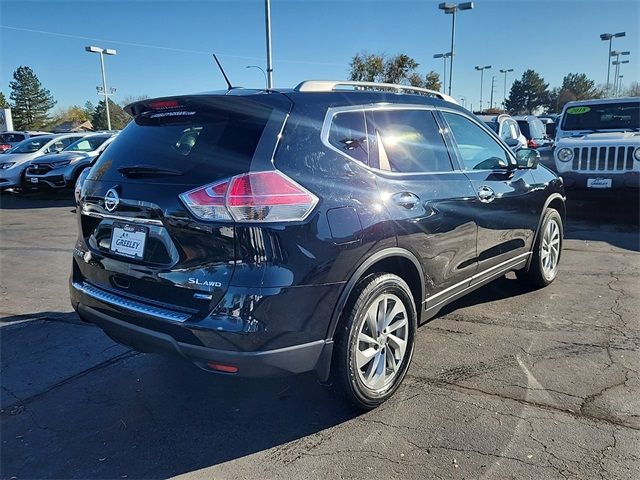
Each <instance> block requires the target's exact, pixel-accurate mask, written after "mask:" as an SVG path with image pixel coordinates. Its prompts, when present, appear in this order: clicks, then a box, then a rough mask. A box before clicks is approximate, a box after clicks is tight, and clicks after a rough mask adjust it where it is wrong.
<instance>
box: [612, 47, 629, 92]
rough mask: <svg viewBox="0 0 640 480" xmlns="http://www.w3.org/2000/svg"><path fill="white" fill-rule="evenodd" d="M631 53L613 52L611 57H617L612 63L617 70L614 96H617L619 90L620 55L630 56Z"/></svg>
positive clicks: (614, 81)
mask: <svg viewBox="0 0 640 480" xmlns="http://www.w3.org/2000/svg"><path fill="white" fill-rule="evenodd" d="M630 54H631V52H630V51H626V52H620V51H615V50H614V51H613V52H611V56H612V57H616V59H615V61H613V62H611V64H612V65H615V66H616V70H615V74H614V77H613V94H614V95H616V93H617V90H618V75H619V71H618V68H619V66H620V55H623V56H624V55H630Z"/></svg>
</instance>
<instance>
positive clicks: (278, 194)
mask: <svg viewBox="0 0 640 480" xmlns="http://www.w3.org/2000/svg"><path fill="white" fill-rule="evenodd" d="M180 199H181V200H182V202H183V203H184V204H185V206H186V207H187V208H188V209H189V211H190V212H191V213H192V214H193V215H194V216H195V217H196V218H199V219H200V220H209V221H230V220H235V221H236V222H287V221H300V220H304V219H305V218H306V217H307V216H308V215H309V213H311V210H313V207H315V205H316V204H317V203H318V197H316V196H315V195H314V194H313V193H311V192H309V191H308V190H306V189H305V188H304V187H302V186H300V185H298V184H297V183H296V182H294V181H293V180H292V179H290V178H289V177H287V176H286V175H284V174H283V173H281V172H278V171H275V170H273V171H268V172H254V173H245V174H243V175H238V176H236V177H233V178H231V179H229V180H224V181H221V182H216V183H212V184H210V185H205V186H203V187H200V188H196V189H195V190H191V191H189V192H186V193H183V194H181V195H180Z"/></svg>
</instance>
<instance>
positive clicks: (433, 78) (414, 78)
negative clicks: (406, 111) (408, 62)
mask: <svg viewBox="0 0 640 480" xmlns="http://www.w3.org/2000/svg"><path fill="white" fill-rule="evenodd" d="M407 80H408V81H409V84H410V85H412V86H414V87H422V88H428V89H429V90H435V91H440V88H441V87H442V84H441V83H440V75H439V74H438V73H437V72H434V71H433V70H431V71H430V72H429V73H427V74H426V75H425V76H424V77H422V76H420V74H419V73H418V72H413V73H412V74H411V75H409V77H408V78H407Z"/></svg>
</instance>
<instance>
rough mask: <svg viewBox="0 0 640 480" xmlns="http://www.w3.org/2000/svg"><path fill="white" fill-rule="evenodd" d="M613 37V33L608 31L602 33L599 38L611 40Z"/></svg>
mask: <svg viewBox="0 0 640 480" xmlns="http://www.w3.org/2000/svg"><path fill="white" fill-rule="evenodd" d="M612 38H613V35H612V34H610V33H603V34H601V35H600V40H605V41H606V40H611V39H612Z"/></svg>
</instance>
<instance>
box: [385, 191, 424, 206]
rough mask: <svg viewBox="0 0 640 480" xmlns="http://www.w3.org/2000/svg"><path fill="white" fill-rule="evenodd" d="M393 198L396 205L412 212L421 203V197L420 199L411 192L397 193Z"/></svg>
mask: <svg viewBox="0 0 640 480" xmlns="http://www.w3.org/2000/svg"><path fill="white" fill-rule="evenodd" d="M391 198H392V199H393V202H394V203H395V204H396V205H400V206H401V207H404V208H406V209H407V210H411V209H412V208H413V207H415V206H416V205H417V204H418V203H420V197H418V196H417V195H416V194H415V193H411V192H399V193H395V194H394V195H393V196H392V197H391Z"/></svg>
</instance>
